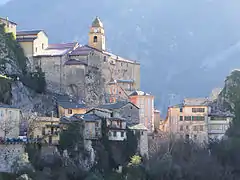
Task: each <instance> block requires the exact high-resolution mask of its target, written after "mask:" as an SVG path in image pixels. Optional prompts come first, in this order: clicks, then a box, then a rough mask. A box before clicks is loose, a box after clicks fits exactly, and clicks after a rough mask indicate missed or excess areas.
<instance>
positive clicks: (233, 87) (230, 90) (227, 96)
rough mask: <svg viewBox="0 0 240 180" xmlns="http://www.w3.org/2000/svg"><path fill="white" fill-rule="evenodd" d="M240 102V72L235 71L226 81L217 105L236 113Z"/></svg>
mask: <svg viewBox="0 0 240 180" xmlns="http://www.w3.org/2000/svg"><path fill="white" fill-rule="evenodd" d="M239 102H240V70H234V71H232V72H231V74H230V75H229V76H227V78H226V80H225V85H224V88H223V90H222V91H221V93H220V94H219V96H218V99H217V104H218V106H219V107H221V108H222V109H224V110H229V111H231V112H233V111H234V108H235V105H236V104H238V103H239Z"/></svg>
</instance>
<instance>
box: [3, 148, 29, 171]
mask: <svg viewBox="0 0 240 180" xmlns="http://www.w3.org/2000/svg"><path fill="white" fill-rule="evenodd" d="M24 153H25V148H24V145H23V144H8V145H4V144H1V145H0V172H11V170H12V167H13V165H14V163H15V162H16V159H18V158H19V157H20V156H22V155H23V154H24Z"/></svg>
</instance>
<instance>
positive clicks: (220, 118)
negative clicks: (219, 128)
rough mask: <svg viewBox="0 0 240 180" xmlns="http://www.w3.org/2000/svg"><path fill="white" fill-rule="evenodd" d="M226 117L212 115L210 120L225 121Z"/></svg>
mask: <svg viewBox="0 0 240 180" xmlns="http://www.w3.org/2000/svg"><path fill="white" fill-rule="evenodd" d="M226 120H227V118H226V117H214V116H211V121H226Z"/></svg>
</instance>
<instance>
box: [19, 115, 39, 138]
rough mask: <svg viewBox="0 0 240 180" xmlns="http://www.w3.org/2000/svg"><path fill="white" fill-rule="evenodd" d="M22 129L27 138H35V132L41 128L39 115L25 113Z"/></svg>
mask: <svg viewBox="0 0 240 180" xmlns="http://www.w3.org/2000/svg"><path fill="white" fill-rule="evenodd" d="M21 127H22V129H24V131H25V132H26V134H27V138H31V137H33V136H34V131H35V130H36V129H37V128H39V117H38V116H37V113H32V112H28V113H23V114H22V121H21Z"/></svg>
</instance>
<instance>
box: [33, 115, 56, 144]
mask: <svg viewBox="0 0 240 180" xmlns="http://www.w3.org/2000/svg"><path fill="white" fill-rule="evenodd" d="M35 123H36V125H35V128H34V130H33V133H32V138H37V139H41V141H42V142H43V143H48V144H58V141H59V133H60V127H59V118H55V117H37V118H36V121H35Z"/></svg>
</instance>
